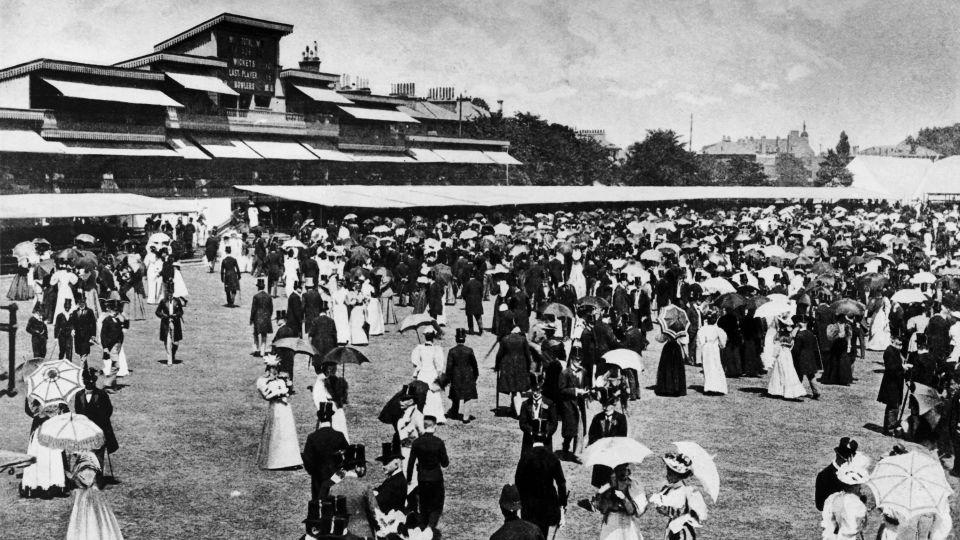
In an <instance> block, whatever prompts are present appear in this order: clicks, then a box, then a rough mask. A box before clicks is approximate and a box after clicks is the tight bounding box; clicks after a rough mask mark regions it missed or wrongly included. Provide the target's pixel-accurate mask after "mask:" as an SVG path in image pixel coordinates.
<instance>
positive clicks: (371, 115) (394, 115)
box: [340, 107, 420, 124]
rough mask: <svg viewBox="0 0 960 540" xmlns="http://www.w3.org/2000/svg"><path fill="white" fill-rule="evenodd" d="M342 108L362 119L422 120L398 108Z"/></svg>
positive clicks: (341, 108)
mask: <svg viewBox="0 0 960 540" xmlns="http://www.w3.org/2000/svg"><path fill="white" fill-rule="evenodd" d="M340 110H342V111H343V112H345V113H347V114H349V115H350V116H352V117H354V118H359V119H360V120H377V121H380V122H407V123H411V124H419V123H420V122H419V121H417V120H416V119H414V118H413V117H411V116H410V115H408V114H403V113H402V112H400V111H397V110H388V109H363V108H360V107H340Z"/></svg>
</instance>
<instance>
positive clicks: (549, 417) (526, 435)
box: [519, 373, 559, 453]
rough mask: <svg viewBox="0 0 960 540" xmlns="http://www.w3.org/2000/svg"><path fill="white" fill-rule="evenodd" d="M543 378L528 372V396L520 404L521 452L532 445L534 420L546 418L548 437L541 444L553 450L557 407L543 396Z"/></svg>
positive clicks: (557, 421) (538, 374)
mask: <svg viewBox="0 0 960 540" xmlns="http://www.w3.org/2000/svg"><path fill="white" fill-rule="evenodd" d="M544 381H545V378H544V376H543V374H540V373H531V374H530V398H529V399H527V400H526V401H524V402H523V405H521V406H520V419H519V424H520V430H521V431H522V432H523V440H522V442H521V443H520V452H521V453H523V452H525V451H527V450H529V449H530V447H532V446H533V430H534V420H546V422H547V431H548V432H549V434H550V438H548V439H547V440H545V441H544V442H543V446H544V447H545V448H546V449H547V450H550V451H551V452H552V451H553V434H554V433H556V432H557V425H558V423H559V420H558V419H557V409H556V405H555V404H554V402H553V401H551V400H549V399H547V398H545V397H543V386H544Z"/></svg>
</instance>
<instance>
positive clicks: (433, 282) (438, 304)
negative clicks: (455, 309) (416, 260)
mask: <svg viewBox="0 0 960 540" xmlns="http://www.w3.org/2000/svg"><path fill="white" fill-rule="evenodd" d="M427 279H429V280H430V285H428V286H427V313H429V314H430V316H431V317H433V318H434V319H437V318H438V317H440V315H442V314H443V295H444V285H443V283H441V282H440V281H439V280H438V279H437V276H436V274H434V273H433V272H431V273H430V275H428V276H427Z"/></svg>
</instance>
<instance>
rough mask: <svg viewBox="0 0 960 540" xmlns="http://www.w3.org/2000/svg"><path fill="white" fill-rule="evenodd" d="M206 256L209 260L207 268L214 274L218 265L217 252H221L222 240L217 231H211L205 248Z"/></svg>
mask: <svg viewBox="0 0 960 540" xmlns="http://www.w3.org/2000/svg"><path fill="white" fill-rule="evenodd" d="M203 251H204V256H206V258H207V268H208V269H209V270H210V273H211V274H212V273H213V268H214V267H215V266H216V265H217V252H218V251H220V239H219V238H217V235H216V229H211V230H210V236H208V237H207V242H206V244H205V245H204V248H203Z"/></svg>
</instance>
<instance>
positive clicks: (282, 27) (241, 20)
mask: <svg viewBox="0 0 960 540" xmlns="http://www.w3.org/2000/svg"><path fill="white" fill-rule="evenodd" d="M225 23H226V24H235V25H240V26H247V27H252V28H259V29H261V30H267V31H270V32H275V33H277V34H280V35H281V36H286V35H288V34H290V33H291V32H293V25H292V24H284V23H278V22H273V21H266V20H263V19H256V18H253V17H247V16H244V15H235V14H233V13H221V14H220V15H217V16H216V17H213V18H212V19H207V20H206V21H203V22H202V23H200V24H198V25H196V26H194V27H193V28H190V29H188V30H184V31H183V32H180V33H179V34H177V35H175V36H173V37H171V38H168V39H166V40H164V41H161V42H160V43H157V44H156V45H154V46H153V50H154V51H155V52H161V51H163V50H164V49H166V48H169V47H172V46H174V45H176V44H177V43H180V42H182V41H184V40H187V39H190V38H192V37H194V36H196V35H198V34H200V33H202V32H206V31H207V30H209V29H211V28H213V27H214V26H217V25H220V24H225Z"/></svg>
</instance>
